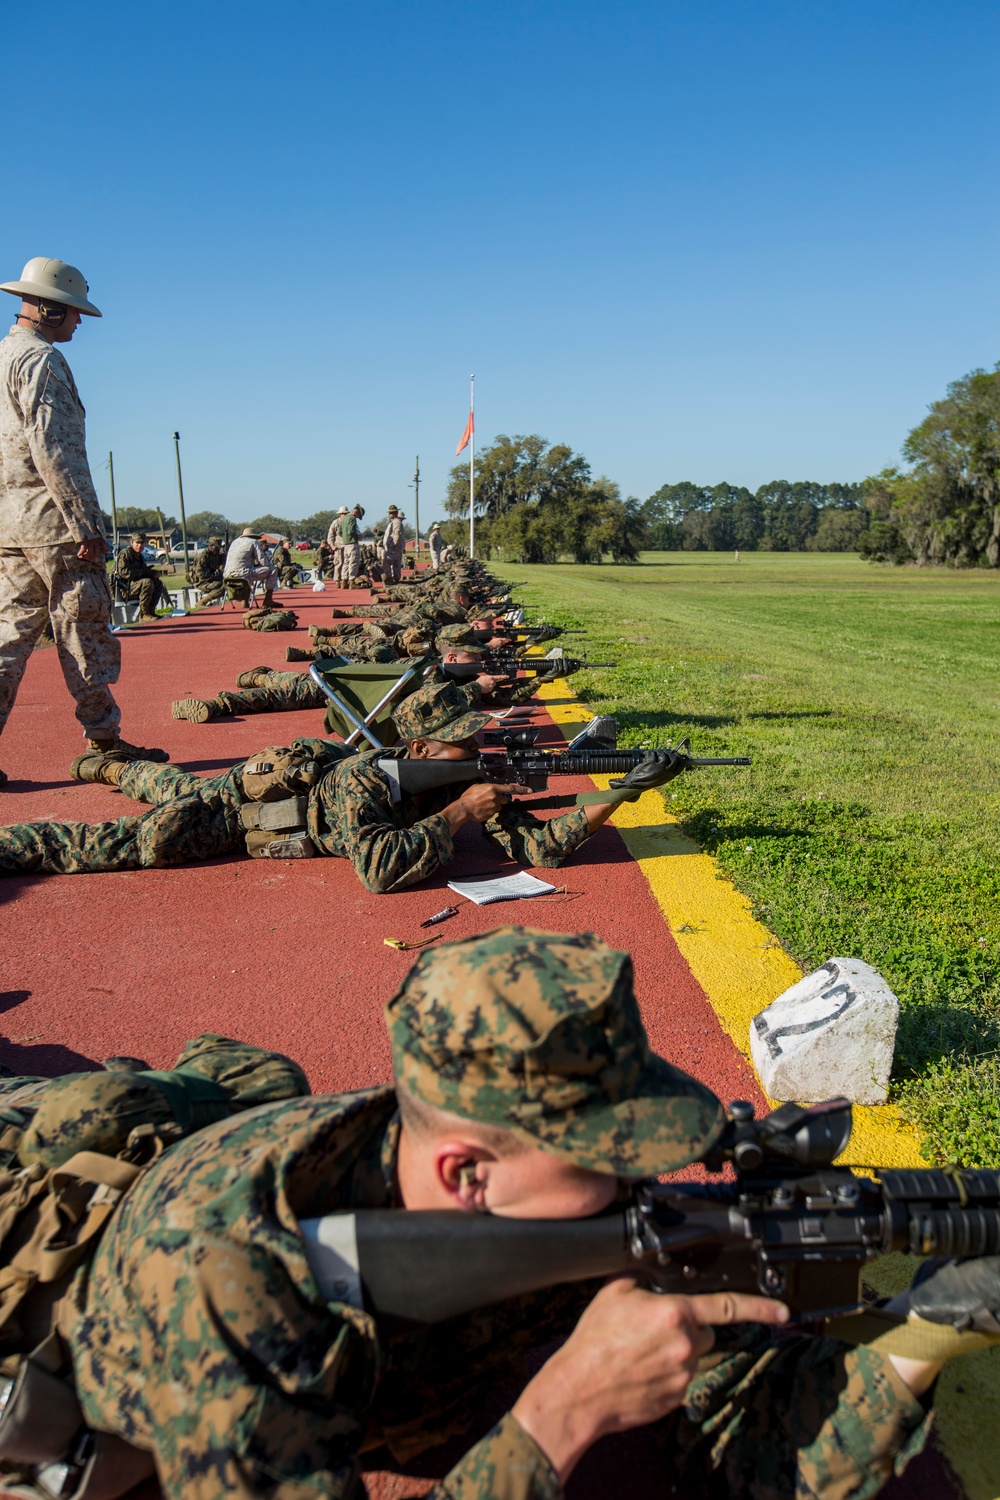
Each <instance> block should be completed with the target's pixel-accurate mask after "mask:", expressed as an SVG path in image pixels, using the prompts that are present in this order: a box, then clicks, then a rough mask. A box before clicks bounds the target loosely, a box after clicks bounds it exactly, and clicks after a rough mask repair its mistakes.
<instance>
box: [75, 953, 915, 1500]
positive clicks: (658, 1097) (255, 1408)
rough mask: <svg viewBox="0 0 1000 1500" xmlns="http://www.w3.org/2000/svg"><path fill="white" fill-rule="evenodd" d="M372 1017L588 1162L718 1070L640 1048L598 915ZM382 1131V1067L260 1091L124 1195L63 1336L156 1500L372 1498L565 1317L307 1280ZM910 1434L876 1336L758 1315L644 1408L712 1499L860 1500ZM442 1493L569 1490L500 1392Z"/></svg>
mask: <svg viewBox="0 0 1000 1500" xmlns="http://www.w3.org/2000/svg"><path fill="white" fill-rule="evenodd" d="M386 1019H387V1022H388V1025H389V1028H390V1033H391V1037H392V1042H393V1055H394V1064H395V1071H396V1075H397V1078H398V1079H399V1080H400V1081H401V1082H402V1083H404V1084H405V1085H406V1087H407V1088H408V1089H409V1090H410V1092H411V1093H413V1094H416V1095H417V1096H418V1097H420V1098H422V1099H424V1100H425V1101H426V1102H427V1103H429V1104H436V1105H438V1106H441V1105H442V1104H443V1105H444V1107H447V1108H450V1109H451V1110H453V1112H455V1113H458V1114H460V1115H461V1116H463V1117H464V1118H466V1119H472V1120H479V1121H482V1122H483V1123H486V1124H491V1125H501V1126H504V1127H505V1128H507V1129H511V1130H513V1131H514V1132H515V1133H516V1134H518V1135H520V1136H522V1137H524V1138H526V1139H527V1140H528V1141H529V1142H530V1143H531V1144H533V1145H541V1146H543V1148H547V1149H550V1150H552V1151H553V1152H555V1153H556V1154H557V1155H563V1156H565V1157H567V1158H568V1159H570V1160H572V1161H575V1162H577V1163H578V1164H579V1165H581V1166H589V1167H591V1169H595V1170H599V1171H605V1172H613V1173H625V1174H631V1175H649V1174H650V1173H652V1172H655V1171H660V1172H663V1171H668V1170H673V1169H675V1168H677V1167H679V1166H682V1165H683V1164H685V1163H687V1162H689V1161H691V1160H692V1159H696V1158H697V1157H698V1156H699V1155H700V1154H701V1153H702V1152H703V1151H704V1150H705V1149H707V1147H708V1146H709V1145H710V1144H711V1142H712V1141H713V1140H714V1139H715V1137H716V1136H717V1134H718V1131H719V1129H720V1127H721V1124H722V1119H723V1115H722V1110H721V1107H720V1106H719V1103H718V1100H716V1099H715V1098H714V1096H713V1095H712V1094H711V1093H710V1092H709V1091H708V1090H707V1089H705V1088H704V1087H703V1086H702V1085H700V1084H698V1083H697V1082H696V1081H695V1080H694V1079H692V1078H690V1077H687V1076H686V1075H684V1074H682V1073H680V1072H679V1071H678V1070H677V1069H674V1068H672V1067H671V1066H670V1065H669V1064H668V1063H666V1062H664V1061H663V1060H662V1059H659V1058H655V1057H653V1056H652V1055H651V1054H650V1053H649V1049H648V1043H647V1041H646V1037H645V1033H644V1031H643V1028H642V1022H641V1020H640V1018H639V1013H638V1007H637V1005H636V1002H635V997H634V994H633V992H632V976H631V964H630V962H629V959H628V955H627V954H616V953H614V952H613V951H612V950H610V949H608V948H606V947H605V946H604V944H603V943H601V942H600V940H599V939H596V938H595V937H594V936H593V935H592V934H572V935H559V934H556V935H549V934H545V933H537V932H531V931H524V930H522V929H518V928H501V929H499V930H498V931H497V932H494V933H490V934H487V935H486V936H485V937H482V938H475V939H469V940H466V941H465V942H464V943H453V944H446V945H445V946H444V947H443V948H441V949H438V950H436V951H435V952H434V953H433V954H431V955H422V957H421V959H420V960H418V963H417V965H416V966H415V967H414V969H413V970H412V971H411V973H410V975H409V976H408V978H407V980H406V981H405V982H404V984H403V987H402V989H401V990H400V992H399V993H398V994H397V995H396V996H395V997H394V999H393V1000H392V1001H391V1002H390V1004H389V1005H388V1007H387V1008H386ZM399 1134H400V1123H399V1116H398V1113H397V1109H396V1099H395V1095H394V1093H393V1091H392V1090H391V1089H387V1088H384V1089H372V1090H368V1091H366V1092H361V1093H355V1094H349V1095H339V1096H338V1095H333V1096H329V1097H326V1098H316V1099H313V1098H306V1099H297V1100H293V1101H290V1102H285V1103H277V1104H271V1105H266V1106H264V1107H263V1108H261V1109H258V1110H255V1111H252V1112H251V1113H250V1114H249V1115H246V1116H243V1117H242V1118H236V1119H231V1120H226V1121H222V1122H220V1123H218V1124H215V1125H211V1126H209V1127H208V1128H207V1129H205V1130H203V1131H201V1132H199V1133H198V1134H197V1135H195V1136H193V1137H190V1138H189V1139H187V1140H185V1141H182V1142H180V1143H179V1144H178V1145H176V1146H175V1147H173V1148H172V1149H171V1150H170V1151H169V1152H168V1153H166V1155H165V1156H164V1157H163V1158H162V1159H161V1160H160V1161H159V1162H158V1163H157V1164H156V1165H155V1166H153V1167H152V1168H151V1169H150V1171H149V1172H148V1173H147V1174H146V1176H145V1177H144V1178H143V1179H142V1180H140V1182H139V1183H138V1184H137V1185H136V1186H135V1187H134V1188H133V1189H132V1190H131V1191H130V1192H129V1193H128V1195H127V1196H126V1198H125V1200H124V1202H123V1203H122V1205H121V1207H120V1208H119V1209H118V1211H117V1213H116V1214H115V1216H114V1218H113V1219H112V1221H111V1223H110V1225H109V1228H108V1229H107V1231H106V1232H105V1234H104V1237H103V1239H102V1241H101V1243H100V1245H99V1247H98V1249H97V1252H96V1254H95V1256H94V1257H93V1260H92V1263H91V1264H90V1265H88V1266H87V1267H85V1268H84V1269H82V1270H81V1271H80V1272H79V1273H78V1274H77V1277H76V1281H75V1284H74V1288H73V1297H72V1307H71V1309H70V1310H69V1312H68V1313H67V1316H66V1318H65V1320H64V1330H65V1333H66V1336H67V1339H68V1342H69V1346H70V1351H71V1356H72V1362H73V1369H74V1376H75V1383H76V1388H77V1392H78V1395H79V1397H80V1400H81V1403H82V1405H83V1409H84V1414H85V1416H86V1418H87V1421H88V1422H89V1423H90V1424H91V1425H92V1426H94V1427H96V1428H98V1429H99V1430H104V1431H111V1432H115V1433H117V1434H118V1435H120V1436H121V1437H123V1438H125V1439H126V1440H127V1441H129V1442H131V1443H133V1444H134V1445H135V1446H137V1447H140V1448H144V1449H147V1450H151V1451H152V1452H153V1454H154V1455H155V1459H156V1466H157V1472H158V1477H159V1480H160V1483H161V1485H162V1487H163V1489H164V1490H165V1492H166V1495H167V1496H168V1500H218V1497H219V1496H224V1495H230V1496H239V1497H242V1500H254V1497H261V1500H264V1497H267V1500H319V1497H320V1496H325V1497H335V1500H361V1497H362V1496H363V1495H364V1493H365V1489H364V1484H363V1481H362V1480H361V1478H360V1473H361V1471H362V1470H363V1469H365V1468H374V1467H383V1466H384V1465H385V1462H386V1457H387V1455H389V1456H391V1459H392V1460H394V1461H395V1462H396V1464H406V1463H407V1462H408V1461H411V1460H412V1459H414V1458H415V1457H416V1456H417V1455H420V1454H424V1453H428V1452H430V1451H432V1450H433V1449H435V1448H436V1447H438V1446H439V1445H440V1444H441V1443H442V1442H443V1441H444V1440H445V1439H447V1438H449V1437H452V1436H463V1437H466V1439H468V1435H469V1433H470V1429H471V1428H472V1427H473V1425H474V1424H475V1421H476V1417H477V1415H478V1408H479V1407H480V1405H481V1402H482V1398H483V1397H484V1395H485V1394H487V1393H488V1392H489V1391H490V1390H491V1389H493V1388H494V1387H495V1386H496V1384H497V1382H498V1381H515V1382H517V1383H519V1384H520V1383H523V1381H524V1379H525V1369H524V1356H525V1354H526V1353H527V1351H529V1350H530V1349H532V1348H536V1347H538V1346H539V1345H543V1344H545V1343H546V1342H549V1341H551V1340H552V1339H553V1338H556V1337H560V1336H564V1335H566V1334H567V1333H569V1332H570V1331H571V1329H572V1327H573V1325H574V1323H575V1321H576V1319H577V1317H578V1316H579V1314H580V1312H581V1311H582V1310H583V1308H584V1307H585V1306H586V1304H587V1302H588V1301H589V1299H590V1298H591V1297H592V1296H593V1294H594V1292H595V1290H596V1286H595V1285H594V1284H593V1283H584V1284H582V1285H576V1286H569V1287H566V1286H564V1287H556V1288H553V1289H550V1290H546V1291H544V1292H541V1293H535V1294H532V1295H530V1296H525V1297H520V1298H516V1299H509V1300H507V1301H505V1302H502V1303H499V1304H497V1305H496V1306H492V1307H487V1308H484V1309H480V1310H477V1311H476V1312H474V1313H472V1314H468V1315H465V1316H462V1317H459V1318H454V1319H451V1320H449V1321H448V1322H446V1323H443V1324H439V1325H436V1326H433V1327H424V1326H419V1325H418V1326H410V1327H403V1328H400V1327H398V1326H397V1327H396V1328H391V1327H388V1326H385V1325H383V1323H382V1322H381V1321H380V1320H378V1319H377V1318H375V1317H373V1316H371V1315H370V1314H368V1313H366V1312H365V1311H363V1310H362V1309H360V1308H358V1307H356V1306H354V1305H352V1304H350V1303H348V1302H345V1301H344V1300H337V1299H328V1298H327V1296H325V1295H324V1293H323V1291H322V1290H321V1288H320V1285H319V1282H318V1280H317V1278H316V1276H315V1275H314V1273H313V1270H312V1267H311V1264H310V1260H309V1257H308V1254H307V1249H306V1244H305V1241H304V1239H303V1237H302V1233H301V1230H300V1228H299V1223H300V1221H301V1220H302V1219H305V1218H312V1217H318V1216H323V1215H326V1214H331V1213H338V1212H344V1211H350V1210H352V1209H362V1208H367V1209H398V1208H400V1207H401V1206H402V1204H401V1200H400V1195H399V1189H398V1186H397V1176H396V1158H397V1149H398V1142H399ZM595 1163H597V1165H596V1167H595V1165H594V1164H595ZM925 1428H926V1420H925V1414H924V1411H923V1409H922V1407H921V1405H920V1403H919V1402H917V1401H916V1400H915V1399H914V1398H913V1397H912V1396H911V1395H910V1394H909V1392H908V1391H907V1390H906V1388H905V1386H903V1384H902V1382H901V1381H900V1380H899V1378H898V1377H897V1376H896V1374H895V1372H894V1370H893V1369H892V1367H891V1365H890V1364H889V1363H888V1361H887V1360H885V1359H883V1358H882V1357H881V1356H879V1355H875V1354H873V1353H871V1352H870V1351H865V1350H861V1351H857V1352H854V1351H848V1350H847V1349H846V1347H845V1346H844V1345H841V1344H836V1343H834V1342H833V1341H832V1340H816V1339H807V1338H794V1337H793V1338H782V1339H781V1340H780V1341H779V1342H777V1343H775V1342H772V1341H771V1338H770V1335H769V1332H768V1330H766V1329H763V1328H758V1327H752V1326H748V1327H743V1328H736V1329H723V1330H720V1338H719V1341H718V1343H717V1345H716V1348H715V1349H714V1350H713V1351H712V1353H711V1354H710V1355H709V1356H707V1357H706V1359H705V1360H704V1361H703V1362H702V1369H701V1371H700V1372H699V1374H698V1375H697V1376H696V1378H695V1379H694V1380H693V1381H692V1383H691V1385H690V1386H689V1388H688V1393H687V1400H686V1404H685V1406H684V1407H683V1408H681V1409H680V1410H678V1411H677V1412H675V1413H673V1414H672V1415H671V1416H670V1417H668V1418H666V1419H665V1420H664V1421H662V1422H661V1423H659V1424H658V1429H659V1432H660V1435H661V1437H662V1440H663V1446H664V1458H663V1467H664V1482H666V1479H667V1476H668V1475H669V1477H670V1478H671V1480H679V1481H681V1482H685V1481H688V1482H690V1483H691V1484H692V1490H691V1492H692V1493H696V1494H698V1495H699V1496H703V1497H705V1500H723V1497H725V1500H730V1497H733V1496H748V1497H752V1500H793V1497H799V1500H805V1497H806V1496H822V1497H823V1500H847V1497H849V1496H850V1497H852V1500H869V1497H871V1496H873V1495H874V1494H875V1493H876V1492H877V1491H878V1489H879V1488H880V1487H881V1485H882V1484H883V1482H884V1481H885V1479H886V1477H887V1476H888V1474H889V1472H890V1471H891V1468H892V1466H893V1455H894V1454H896V1453H897V1452H898V1453H900V1455H901V1457H902V1456H904V1455H906V1454H908V1452H910V1451H913V1450H914V1449H916V1448H918V1447H919V1446H920V1445H921V1443H922V1440H923V1435H924V1431H925ZM583 1463H584V1465H585V1464H586V1458H584V1459H583ZM431 1494H432V1500H559V1497H560V1496H561V1494H562V1489H561V1486H560V1484H559V1482H558V1479H557V1477H556V1475H555V1474H554V1472H553V1470H552V1468H551V1466H550V1464H549V1462H548V1460H547V1459H546V1457H545V1455H544V1454H543V1453H542V1452H541V1450H540V1449H539V1448H538V1447H537V1446H536V1445H535V1443H534V1442H533V1441H532V1440H531V1439H530V1438H529V1437H528V1435H527V1434H526V1433H525V1431H524V1430H523V1429H522V1428H521V1427H520V1425H519V1424H518V1422H517V1421H516V1419H515V1418H514V1417H513V1416H512V1415H511V1414H510V1413H508V1414H507V1415H506V1416H505V1417H503V1419H502V1420H501V1421H500V1422H499V1424H498V1425H497V1426H496V1427H494V1428H493V1429H492V1431H490V1432H489V1433H488V1434H487V1435H486V1436H485V1437H483V1438H482V1439H481V1440H480V1441H479V1442H477V1443H476V1444H475V1445H474V1446H473V1447H472V1448H470V1449H469V1451H468V1452H467V1453H466V1454H465V1457H464V1458H463V1459H462V1460H461V1461H460V1462H459V1463H458V1464H457V1465H456V1466H455V1467H454V1468H452V1470H451V1471H450V1473H449V1474H448V1475H447V1477H446V1478H445V1479H444V1480H443V1481H442V1483H440V1484H439V1485H437V1486H436V1487H435V1489H434V1490H433V1491H432V1492H431Z"/></svg>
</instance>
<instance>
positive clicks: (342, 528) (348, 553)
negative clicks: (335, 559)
mask: <svg viewBox="0 0 1000 1500" xmlns="http://www.w3.org/2000/svg"><path fill="white" fill-rule="evenodd" d="M337 531H338V534H339V536H340V545H341V561H340V581H341V583H343V584H349V583H353V581H354V579H355V578H356V577H357V576H358V574H359V573H360V572H361V544H360V542H359V541H358V518H357V516H352V515H351V514H350V513H348V514H347V515H346V516H341V518H340V522H339V524H338V526H337Z"/></svg>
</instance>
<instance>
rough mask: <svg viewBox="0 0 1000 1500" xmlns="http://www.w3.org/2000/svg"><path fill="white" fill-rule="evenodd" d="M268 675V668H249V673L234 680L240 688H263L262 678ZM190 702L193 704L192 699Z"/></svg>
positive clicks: (269, 672)
mask: <svg viewBox="0 0 1000 1500" xmlns="http://www.w3.org/2000/svg"><path fill="white" fill-rule="evenodd" d="M270 675H271V668H270V667H251V668H250V670H249V672H241V673H240V675H239V676H238V677H237V679H236V686H237V687H242V688H247V687H263V686H264V678H265V677H270ZM191 701H192V702H194V699H192V700H191Z"/></svg>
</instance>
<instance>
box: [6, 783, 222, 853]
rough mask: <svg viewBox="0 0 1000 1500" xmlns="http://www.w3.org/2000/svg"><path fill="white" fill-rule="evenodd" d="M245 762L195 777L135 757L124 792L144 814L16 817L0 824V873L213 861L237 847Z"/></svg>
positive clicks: (123, 785) (121, 785)
mask: <svg viewBox="0 0 1000 1500" xmlns="http://www.w3.org/2000/svg"><path fill="white" fill-rule="evenodd" d="M242 772H243V765H242V763H241V764H240V765H238V766H234V767H233V769H232V770H231V771H226V772H224V773H223V774H222V775H221V776H209V777H204V776H194V775H192V774H191V773H190V772H188V771H181V770H178V768H177V767H176V766H161V765H158V764H156V763H155V762H154V761H149V760H137V761H133V762H131V764H129V765H127V766H126V767H125V769H124V771H123V772H122V777H121V782H120V783H119V785H120V787H121V790H122V791H123V792H124V793H125V796H126V797H131V798H132V800H133V801H134V802H150V803H153V804H154V806H153V808H152V810H151V811H150V812H147V813H143V814H142V815H141V816H135V817H126V818H114V819H112V820H111V821H109V822H107V823H54V822H41V823H15V824H13V825H12V826H11V827H9V828H0V871H6V872H8V873H12V874H13V873H23V874H29V875H86V874H91V873H95V872H97V871H100V870H146V869H155V868H157V867H161V868H162V867H163V866H166V865H186V864H190V863H192V862H193V861H195V860H200V859H214V858H215V857H216V856H217V855H220V854H231V853H233V851H234V850H238V849H242V848H243V847H244V842H243V830H242V828H241V827H240V822H239V810H240V807H241V806H242V805H243V803H244V802H245V801H246V800H247V799H246V797H244V795H243V780H242Z"/></svg>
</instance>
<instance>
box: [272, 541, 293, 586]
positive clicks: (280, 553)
mask: <svg viewBox="0 0 1000 1500" xmlns="http://www.w3.org/2000/svg"><path fill="white" fill-rule="evenodd" d="M290 541H291V537H287V536H283V537H282V538H281V541H280V542H279V543H278V545H277V546H276V547H275V549H274V551H273V552H272V553H271V561H272V563H273V564H274V566H275V567H276V568H277V570H278V582H279V583H280V584H281V587H282V588H283V589H293V588H294V587H295V585H296V584H297V583H298V581H299V565H298V563H297V562H296V561H295V559H294V558H293V557H292V554H291V550H290V547H289V543H290Z"/></svg>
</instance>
